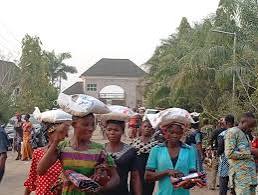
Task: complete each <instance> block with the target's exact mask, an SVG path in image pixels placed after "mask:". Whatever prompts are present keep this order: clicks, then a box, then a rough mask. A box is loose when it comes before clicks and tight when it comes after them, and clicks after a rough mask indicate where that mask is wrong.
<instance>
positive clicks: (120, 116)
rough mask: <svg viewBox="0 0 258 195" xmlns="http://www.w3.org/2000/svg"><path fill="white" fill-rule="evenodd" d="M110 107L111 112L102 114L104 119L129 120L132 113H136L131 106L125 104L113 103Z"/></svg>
mask: <svg viewBox="0 0 258 195" xmlns="http://www.w3.org/2000/svg"><path fill="white" fill-rule="evenodd" d="M109 109H110V110H111V112H110V113H108V114H103V115H102V116H101V119H102V120H104V121H108V120H117V121H127V120H128V119H129V118H130V117H131V116H132V115H134V114H135V113H134V112H133V111H132V110H131V109H130V108H128V107H125V106H119V105H111V106H109Z"/></svg>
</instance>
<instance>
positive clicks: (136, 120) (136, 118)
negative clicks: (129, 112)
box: [128, 109, 141, 139]
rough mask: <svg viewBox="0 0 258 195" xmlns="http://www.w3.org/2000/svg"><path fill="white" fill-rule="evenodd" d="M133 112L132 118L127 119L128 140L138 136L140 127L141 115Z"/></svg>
mask: <svg viewBox="0 0 258 195" xmlns="http://www.w3.org/2000/svg"><path fill="white" fill-rule="evenodd" d="M133 111H134V112H135V114H134V115H133V116H131V117H130V119H129V123H128V126H129V129H130V131H129V138H131V139H134V138H136V137H137V136H138V135H139V128H140V125H141V115H140V114H139V113H137V110H136V109H133Z"/></svg>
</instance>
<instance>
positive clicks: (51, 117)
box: [33, 107, 72, 123]
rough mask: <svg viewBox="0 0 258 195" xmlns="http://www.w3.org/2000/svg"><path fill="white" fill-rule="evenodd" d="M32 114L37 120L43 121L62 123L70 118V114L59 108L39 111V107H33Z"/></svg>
mask: <svg viewBox="0 0 258 195" xmlns="http://www.w3.org/2000/svg"><path fill="white" fill-rule="evenodd" d="M33 116H34V118H35V119H37V120H38V121H40V122H45V123H63V122H66V121H71V120H72V115H70V114H68V113H66V112H64V111H63V110H60V109H57V110H48V111H45V112H40V110H39V108H38V107H35V111H34V112H33Z"/></svg>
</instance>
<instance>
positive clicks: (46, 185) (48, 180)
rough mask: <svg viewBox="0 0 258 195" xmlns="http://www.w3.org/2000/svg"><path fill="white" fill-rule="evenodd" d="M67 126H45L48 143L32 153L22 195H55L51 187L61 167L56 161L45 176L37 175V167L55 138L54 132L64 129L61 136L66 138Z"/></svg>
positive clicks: (63, 124) (64, 124)
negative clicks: (32, 194) (32, 193)
mask: <svg viewBox="0 0 258 195" xmlns="http://www.w3.org/2000/svg"><path fill="white" fill-rule="evenodd" d="M68 128H69V125H67V124H66V123H62V124H49V123H48V124H47V131H48V138H49V143H48V145H47V146H45V147H43V148H38V149H36V150H35V151H34V152H33V157H32V163H31V167H30V173H29V177H28V179H27V180H26V181H25V183H24V186H25V192H24V195H29V194H30V193H31V192H32V191H35V192H36V195H57V194H58V193H57V192H51V187H53V185H54V184H55V183H56V182H57V180H58V177H59V176H60V174H61V170H62V166H61V163H60V162H59V161H57V162H56V163H55V164H54V165H53V166H52V167H50V168H49V169H48V171H47V173H46V174H45V175H42V176H39V175H37V166H38V162H39V161H40V159H41V158H42V157H43V156H44V154H45V153H46V151H47V149H48V146H49V145H51V143H52V140H53V138H54V137H55V136H56V132H57V131H59V129H66V130H67V131H64V132H66V133H65V134H64V135H63V136H64V138H65V137H66V136H67V132H68Z"/></svg>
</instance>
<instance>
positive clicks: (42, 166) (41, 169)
mask: <svg viewBox="0 0 258 195" xmlns="http://www.w3.org/2000/svg"><path fill="white" fill-rule="evenodd" d="M58 143H59V142H53V143H52V144H51V145H50V147H49V149H48V150H47V152H46V154H45V155H44V156H43V158H42V159H41V160H40V161H39V164H38V167H37V173H38V175H44V174H45V173H46V172H47V170H48V169H49V168H50V167H51V166H52V165H53V164H55V162H56V161H57V159H58V152H57V145H58Z"/></svg>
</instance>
